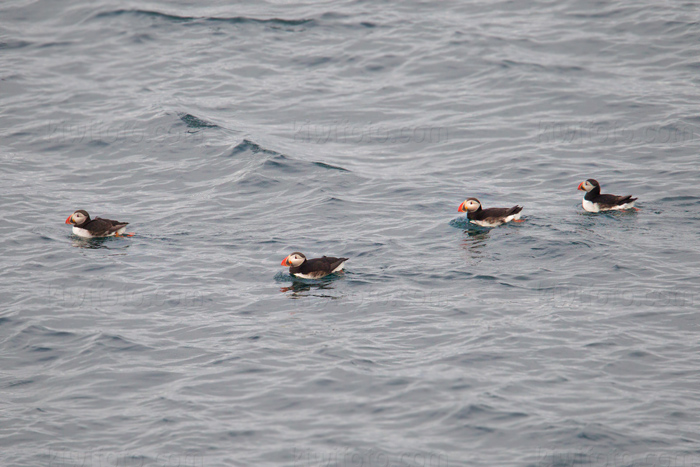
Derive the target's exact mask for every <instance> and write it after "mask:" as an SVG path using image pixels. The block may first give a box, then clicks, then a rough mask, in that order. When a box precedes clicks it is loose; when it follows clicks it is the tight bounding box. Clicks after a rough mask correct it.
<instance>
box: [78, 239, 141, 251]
mask: <svg viewBox="0 0 700 467" xmlns="http://www.w3.org/2000/svg"><path fill="white" fill-rule="evenodd" d="M114 240H118V239H115V238H114V237H100V238H83V237H74V238H73V240H72V242H71V245H72V246H73V247H74V248H87V249H90V250H97V249H100V248H105V249H107V250H123V249H125V248H129V246H131V245H130V244H128V243H122V242H119V243H114V242H113V241H114Z"/></svg>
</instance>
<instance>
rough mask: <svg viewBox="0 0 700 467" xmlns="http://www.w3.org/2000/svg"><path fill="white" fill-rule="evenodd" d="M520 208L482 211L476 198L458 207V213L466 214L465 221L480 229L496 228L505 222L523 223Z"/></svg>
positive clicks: (469, 199) (467, 200)
mask: <svg viewBox="0 0 700 467" xmlns="http://www.w3.org/2000/svg"><path fill="white" fill-rule="evenodd" d="M522 210H523V207H522V206H517V205H516V206H513V207H512V208H488V209H482V207H481V203H480V202H479V200H478V199H476V198H467V199H466V200H465V201H464V202H463V203H462V204H460V205H459V209H458V211H459V212H466V213H467V219H469V220H470V221H472V222H473V223H474V224H476V225H479V226H481V227H498V226H499V225H501V224H505V223H506V222H510V221H514V222H525V220H524V219H523V220H521V219H520V211H522Z"/></svg>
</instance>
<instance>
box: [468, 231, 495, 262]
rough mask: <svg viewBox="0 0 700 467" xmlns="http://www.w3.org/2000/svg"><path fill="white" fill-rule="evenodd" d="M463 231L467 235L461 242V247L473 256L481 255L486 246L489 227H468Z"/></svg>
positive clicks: (489, 232)
mask: <svg viewBox="0 0 700 467" xmlns="http://www.w3.org/2000/svg"><path fill="white" fill-rule="evenodd" d="M464 233H466V234H467V236H466V237H465V238H464V241H463V242H462V248H464V249H465V250H467V251H468V252H470V253H473V254H474V256H481V255H482V253H483V249H484V248H485V247H486V241H487V240H488V238H489V235H490V234H491V229H486V228H481V227H477V228H468V229H467V230H465V231H464Z"/></svg>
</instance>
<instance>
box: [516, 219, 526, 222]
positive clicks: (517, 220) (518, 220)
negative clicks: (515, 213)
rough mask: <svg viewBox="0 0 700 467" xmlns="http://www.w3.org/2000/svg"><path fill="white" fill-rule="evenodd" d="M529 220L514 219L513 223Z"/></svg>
mask: <svg viewBox="0 0 700 467" xmlns="http://www.w3.org/2000/svg"><path fill="white" fill-rule="evenodd" d="M526 220H527V219H513V222H525V221H526Z"/></svg>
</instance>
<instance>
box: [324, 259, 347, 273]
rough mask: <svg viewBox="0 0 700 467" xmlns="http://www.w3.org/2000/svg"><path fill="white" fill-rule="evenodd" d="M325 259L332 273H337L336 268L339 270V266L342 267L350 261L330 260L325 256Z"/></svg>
mask: <svg viewBox="0 0 700 467" xmlns="http://www.w3.org/2000/svg"><path fill="white" fill-rule="evenodd" d="M323 258H324V259H326V260H327V261H328V262H329V264H330V269H331V272H332V271H335V268H337V267H338V266H340V265H341V264H343V263H344V262H346V261H347V260H348V258H329V257H327V256H324V257H323Z"/></svg>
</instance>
